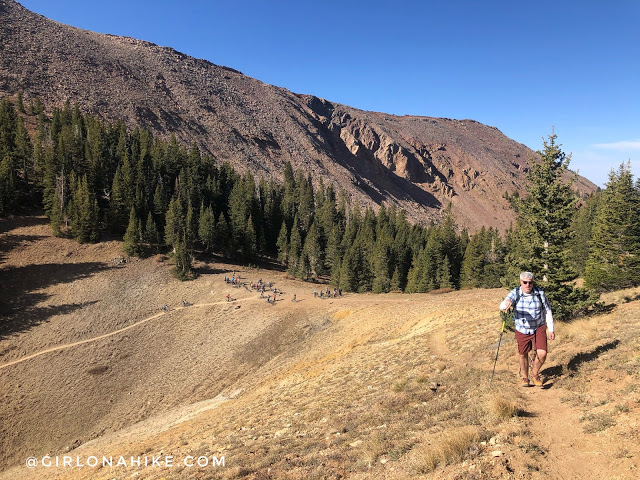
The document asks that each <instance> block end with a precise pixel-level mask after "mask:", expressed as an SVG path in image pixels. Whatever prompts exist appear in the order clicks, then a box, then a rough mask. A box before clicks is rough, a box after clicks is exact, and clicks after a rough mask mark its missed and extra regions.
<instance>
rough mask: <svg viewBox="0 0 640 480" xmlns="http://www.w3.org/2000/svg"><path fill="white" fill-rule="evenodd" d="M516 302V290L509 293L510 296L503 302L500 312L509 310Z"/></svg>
mask: <svg viewBox="0 0 640 480" xmlns="http://www.w3.org/2000/svg"><path fill="white" fill-rule="evenodd" d="M514 300H515V290H511V291H510V292H509V295H507V296H506V297H505V299H504V300H503V301H502V303H501V304H500V310H501V311H502V312H505V311H507V310H509V309H510V308H511V306H512V304H513V301H514Z"/></svg>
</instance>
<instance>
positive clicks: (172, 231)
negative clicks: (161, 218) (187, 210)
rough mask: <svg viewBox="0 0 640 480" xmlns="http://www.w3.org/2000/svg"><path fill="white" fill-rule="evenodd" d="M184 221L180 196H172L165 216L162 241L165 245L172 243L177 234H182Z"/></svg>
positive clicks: (184, 225) (184, 226)
mask: <svg viewBox="0 0 640 480" xmlns="http://www.w3.org/2000/svg"><path fill="white" fill-rule="evenodd" d="M185 229H186V221H185V215H184V207H183V206H182V200H181V199H180V197H177V198H172V199H171V201H170V202H169V209H168V210H167V215H166V218H165V227H164V241H165V243H166V244H167V245H173V244H174V243H175V242H176V239H177V238H178V236H179V235H184V233H185Z"/></svg>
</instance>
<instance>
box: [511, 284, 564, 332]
mask: <svg viewBox="0 0 640 480" xmlns="http://www.w3.org/2000/svg"><path fill="white" fill-rule="evenodd" d="M519 288H521V287H517V288H514V289H513V290H511V291H510V292H509V295H507V298H508V299H509V300H511V304H512V305H513V303H514V302H515V300H516V296H517V290H518V289H519ZM538 296H539V297H538ZM541 300H542V301H541ZM545 310H547V311H549V312H551V307H550V306H549V301H548V300H547V297H546V296H545V294H544V292H543V291H542V290H539V289H537V288H534V289H533V292H532V293H531V295H527V294H526V293H524V292H523V291H522V290H520V300H518V304H517V305H514V312H515V313H514V321H515V324H516V325H515V326H516V330H517V331H519V332H520V333H524V334H525V335H531V334H532V333H535V331H536V329H537V328H538V327H539V326H541V325H543V324H544V323H545V321H546V317H545ZM552 328H553V327H552Z"/></svg>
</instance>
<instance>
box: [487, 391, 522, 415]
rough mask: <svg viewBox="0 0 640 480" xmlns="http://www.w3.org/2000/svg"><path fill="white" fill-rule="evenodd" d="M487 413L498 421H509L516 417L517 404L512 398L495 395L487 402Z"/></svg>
mask: <svg viewBox="0 0 640 480" xmlns="http://www.w3.org/2000/svg"><path fill="white" fill-rule="evenodd" d="M489 412H490V414H491V415H492V416H493V418H495V419H496V420H498V421H504V420H509V419H510V418H513V417H515V416H517V415H518V403H517V402H516V401H514V400H513V399H512V398H507V397H505V396H504V395H499V394H496V395H494V396H492V397H491V399H490V400H489Z"/></svg>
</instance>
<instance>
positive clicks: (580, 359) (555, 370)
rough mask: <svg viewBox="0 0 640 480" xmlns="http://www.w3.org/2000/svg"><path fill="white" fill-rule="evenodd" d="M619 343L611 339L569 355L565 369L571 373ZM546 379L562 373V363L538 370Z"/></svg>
mask: <svg viewBox="0 0 640 480" xmlns="http://www.w3.org/2000/svg"><path fill="white" fill-rule="evenodd" d="M619 344H620V340H618V339H616V340H612V341H611V342H608V343H605V344H603V345H599V346H597V347H596V348H594V349H593V350H591V351H590V352H580V353H577V354H575V355H574V356H573V357H571V360H569V362H568V363H567V370H568V372H569V374H570V375H571V374H573V373H575V372H577V371H578V369H579V368H580V366H581V365H582V364H583V363H586V362H591V361H593V360H595V359H596V358H598V357H599V356H600V355H602V354H603V353H604V352H607V351H609V350H611V349H614V348H616V347H617V346H618V345H619ZM540 373H541V374H542V375H543V376H545V377H546V378H547V379H553V378H559V377H561V376H562V374H563V373H564V367H563V366H562V365H554V366H553V367H549V368H545V369H544V370H542V371H541V372H540Z"/></svg>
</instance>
